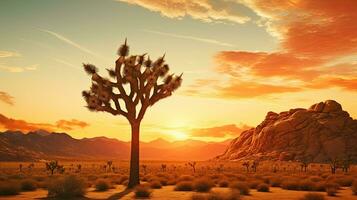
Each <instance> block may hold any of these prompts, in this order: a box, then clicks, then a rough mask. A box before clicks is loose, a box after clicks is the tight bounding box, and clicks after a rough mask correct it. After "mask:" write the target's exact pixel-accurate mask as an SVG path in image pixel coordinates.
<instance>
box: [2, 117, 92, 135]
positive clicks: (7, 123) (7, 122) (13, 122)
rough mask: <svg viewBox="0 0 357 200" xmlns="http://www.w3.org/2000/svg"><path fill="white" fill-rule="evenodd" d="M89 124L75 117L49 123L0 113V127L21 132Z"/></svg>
mask: <svg viewBox="0 0 357 200" xmlns="http://www.w3.org/2000/svg"><path fill="white" fill-rule="evenodd" d="M86 126H89V124H88V123H86V122H83V121H79V120H76V119H72V120H59V121H57V122H56V124H50V123H31V122H27V121H25V120H18V119H12V118H9V117H6V116H5V115H3V114H0V127H3V128H4V129H7V130H19V131H23V132H29V131H35V130H46V131H49V132H53V131H58V130H65V131H70V130H73V129H75V128H84V127H86Z"/></svg>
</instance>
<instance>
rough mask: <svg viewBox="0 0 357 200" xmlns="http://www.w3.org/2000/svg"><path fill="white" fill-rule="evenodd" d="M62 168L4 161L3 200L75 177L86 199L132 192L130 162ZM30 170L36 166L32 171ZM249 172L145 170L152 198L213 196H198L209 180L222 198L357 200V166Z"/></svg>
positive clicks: (274, 166)
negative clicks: (185, 187)
mask: <svg viewBox="0 0 357 200" xmlns="http://www.w3.org/2000/svg"><path fill="white" fill-rule="evenodd" d="M59 163H60V164H61V165H63V166H64V168H65V169H66V171H65V172H63V173H60V172H57V171H54V174H53V175H51V173H50V172H49V171H48V170H46V168H45V165H44V162H36V163H27V162H23V163H15V162H0V172H1V173H0V200H5V199H6V200H11V199H45V198H47V195H48V190H49V189H48V188H49V185H50V184H51V183H52V184H53V183H55V184H56V183H57V182H56V181H58V180H61V179H63V178H64V177H68V176H70V175H74V176H75V177H78V179H80V180H82V182H83V184H84V186H81V187H83V188H84V190H85V191H86V192H85V197H84V199H108V198H109V197H113V196H117V195H118V193H121V192H122V191H124V190H125V188H126V184H127V181H128V172H129V169H128V164H127V163H128V162H126V161H114V162H113V164H112V165H111V168H110V169H109V167H108V166H107V162H106V161H95V162H93V161H62V162H61V161H60V162H59ZM192 163H193V162H191V164H192ZM20 165H21V166H22V167H21V170H20V167H19V166H20ZM30 165H32V167H29V166H30ZM79 165H80V167H79ZM248 170H249V172H247V168H245V167H244V166H243V165H242V163H240V162H229V163H217V162H197V163H196V164H195V166H194V167H192V166H191V165H190V164H189V163H188V162H168V161H166V162H165V161H144V162H142V166H141V182H142V183H143V185H146V187H148V190H149V191H151V195H150V199H187V200H190V199H192V196H193V195H195V194H204V195H206V194H207V195H208V194H210V193H209V192H198V191H197V189H195V187H197V186H196V185H197V184H198V183H197V182H198V180H202V179H203V180H205V181H206V182H210V184H211V185H212V189H211V190H210V192H219V193H229V192H230V191H232V190H233V189H232V188H233V186H231V185H234V183H235V182H240V183H242V184H243V185H245V187H247V188H248V190H249V194H246V195H240V197H241V199H246V200H258V199H259V200H265V199H266V200H268V199H269V200H270V199H278V200H284V199H302V198H303V197H304V195H305V194H307V193H319V194H322V195H323V196H324V198H325V199H328V200H330V199H331V200H333V199H341V200H343V199H345V200H347V199H356V200H357V195H354V192H353V189H352V188H353V186H354V185H355V184H354V183H357V167H356V166H351V167H350V169H349V172H348V173H345V172H342V170H338V171H337V173H336V174H331V172H330V168H329V166H328V165H321V164H310V165H309V167H308V168H307V171H306V172H305V171H301V167H300V164H299V163H291V162H286V163H284V162H265V163H264V162H262V163H260V164H259V166H258V168H257V171H256V172H255V171H254V170H253V169H250V168H248ZM100 181H102V182H105V184H106V185H107V186H108V189H105V190H104V191H97V190H96V187H97V185H98V182H100ZM24 182H30V183H31V184H32V185H34V188H32V189H31V190H32V191H26V190H24V189H21V188H22V187H23V185H24ZM182 182H188V183H189V184H191V186H192V189H190V190H191V191H175V188H177V187H178V185H179V184H180V183H182ZM153 183H156V184H159V185H160V187H161V188H159V189H154V188H155V187H154V186H153ZM224 183H226V185H224ZM203 184H206V183H205V182H204V183H203ZM207 184H208V183H207ZM260 184H265V185H268V187H269V190H270V191H269V192H259V191H257V187H259V186H258V185H260ZM7 185H14V187H15V186H20V187H19V188H20V189H19V190H18V194H15V195H1V192H2V188H3V187H4V186H7ZM331 187H333V188H335V189H336V194H335V195H336V196H328V195H327V192H326V191H327V190H328V188H331ZM235 189H237V188H235ZM239 189H240V188H238V190H239ZM121 197H122V198H121V199H138V198H136V197H135V190H134V191H130V192H128V193H127V194H125V195H122V196H121ZM141 199H142V198H141Z"/></svg>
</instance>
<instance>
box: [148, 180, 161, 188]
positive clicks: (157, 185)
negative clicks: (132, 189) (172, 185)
mask: <svg viewBox="0 0 357 200" xmlns="http://www.w3.org/2000/svg"><path fill="white" fill-rule="evenodd" d="M149 184H150V187H151V188H152V189H160V188H161V187H162V186H161V183H160V181H158V180H153V181H151V182H150V183H149Z"/></svg>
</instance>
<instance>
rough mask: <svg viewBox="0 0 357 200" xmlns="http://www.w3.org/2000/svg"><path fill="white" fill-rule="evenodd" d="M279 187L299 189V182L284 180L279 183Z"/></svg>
mask: <svg viewBox="0 0 357 200" xmlns="http://www.w3.org/2000/svg"><path fill="white" fill-rule="evenodd" d="M281 188H283V189H285V190H299V189H300V184H299V181H298V180H286V181H283V182H282V183H281Z"/></svg>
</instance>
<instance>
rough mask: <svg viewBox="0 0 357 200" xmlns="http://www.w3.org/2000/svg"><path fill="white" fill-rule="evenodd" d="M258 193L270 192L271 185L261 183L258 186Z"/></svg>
mask: <svg viewBox="0 0 357 200" xmlns="http://www.w3.org/2000/svg"><path fill="white" fill-rule="evenodd" d="M257 191H258V192H269V185H268V184H266V183H261V184H259V185H258V186H257Z"/></svg>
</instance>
